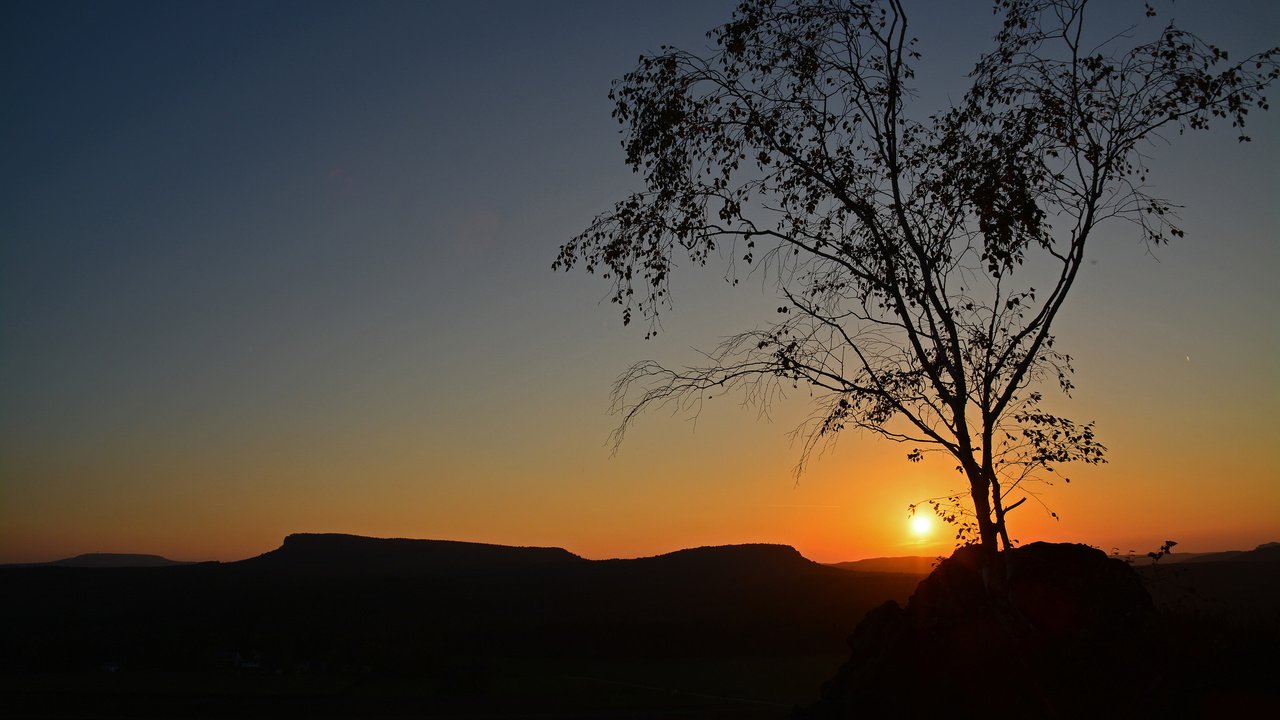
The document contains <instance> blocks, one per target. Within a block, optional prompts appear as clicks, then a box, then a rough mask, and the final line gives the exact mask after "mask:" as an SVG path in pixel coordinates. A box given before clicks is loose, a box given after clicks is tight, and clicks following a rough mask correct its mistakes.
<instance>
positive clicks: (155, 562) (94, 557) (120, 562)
mask: <svg viewBox="0 0 1280 720" xmlns="http://www.w3.org/2000/svg"><path fill="white" fill-rule="evenodd" d="M190 564H191V563H187V562H181V561H178V560H170V559H168V558H165V557H161V556H159V555H141V554H136V553H84V554H82V555H76V556H75V557H69V558H63V559H61V560H53V561H51V562H46V563H20V564H16V565H0V567H74V568H130V567H171V566H174V565H190Z"/></svg>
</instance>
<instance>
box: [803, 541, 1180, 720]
mask: <svg viewBox="0 0 1280 720" xmlns="http://www.w3.org/2000/svg"><path fill="white" fill-rule="evenodd" d="M1156 620H1157V617H1156V611H1155V607H1154V605H1153V604H1152V602H1151V598H1150V596H1149V595H1148V594H1147V591H1146V589H1145V588H1144V587H1143V585H1142V582H1141V580H1140V579H1139V577H1138V575H1137V574H1136V573H1135V572H1134V571H1133V569H1132V568H1131V567H1129V566H1128V565H1127V564H1126V563H1124V562H1122V561H1120V560H1116V559H1112V558H1108V557H1107V556H1106V554H1104V553H1103V552H1102V551H1100V550H1097V549H1094V548H1090V547H1087V546H1084V545H1067V544H1049V543H1033V544H1031V545H1027V546H1024V547H1019V548H1015V549H1013V550H1010V551H1006V552H1003V553H999V554H998V555H994V556H992V555H989V554H987V553H984V552H983V551H981V549H979V548H976V547H966V548H961V549H959V550H957V551H956V553H955V554H954V555H952V556H951V557H950V558H948V559H946V560H944V561H943V562H942V563H941V564H940V565H939V566H938V567H937V569H935V570H934V572H933V573H932V574H930V575H929V576H928V577H927V578H925V579H924V580H923V581H921V583H920V585H919V586H917V588H916V591H915V593H914V594H913V595H912V596H911V599H910V600H909V601H908V602H907V606H906V608H905V609H904V608H900V607H899V606H898V604H897V603H896V602H888V603H885V604H884V605H882V606H880V607H878V608H876V609H875V610H872V611H871V612H869V613H867V615H866V617H865V618H864V619H863V620H862V622H861V623H859V625H858V627H857V629H855V630H854V633H853V635H852V636H851V637H850V638H849V645H850V649H851V650H852V654H851V657H850V659H849V661H848V662H847V663H845V665H844V666H842V667H841V668H840V670H839V671H838V672H837V674H836V677H835V678H833V679H832V680H830V681H828V682H827V683H826V684H825V685H824V686H823V691H822V699H821V700H820V701H819V702H818V703H817V704H816V705H814V706H813V707H811V708H807V709H805V710H802V711H799V712H798V713H797V717H798V718H812V719H818V718H853V717H872V718H874V717H889V716H892V715H903V714H908V715H910V714H913V713H914V714H916V715H922V716H924V715H938V716H944V715H950V716H959V717H966V716H971V715H972V716H978V715H981V716H982V717H983V718H1023V717H1025V718H1053V717H1063V718H1068V717H1085V716H1095V717H1096V716H1103V717H1142V716H1148V715H1150V714H1151V713H1152V707H1151V693H1152V691H1153V689H1154V688H1155V687H1156V686H1157V685H1158V683H1159V679H1160V673H1159V664H1158V660H1159V652H1158V650H1157V648H1158V644H1157V643H1156V642H1155V639H1156V638H1155V635H1156Z"/></svg>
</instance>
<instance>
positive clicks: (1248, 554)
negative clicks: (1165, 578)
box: [1161, 542, 1280, 563]
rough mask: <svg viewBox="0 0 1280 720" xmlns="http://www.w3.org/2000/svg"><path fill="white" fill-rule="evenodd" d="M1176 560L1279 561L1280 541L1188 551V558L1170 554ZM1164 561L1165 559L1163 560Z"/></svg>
mask: <svg viewBox="0 0 1280 720" xmlns="http://www.w3.org/2000/svg"><path fill="white" fill-rule="evenodd" d="M1169 559H1173V561H1174V562H1197V563H1200V562H1225V561H1229V562H1277V561H1280V542H1269V543H1263V544H1261V545H1259V546H1258V547H1256V548H1254V549H1252V550H1227V551H1226V552H1211V553H1188V557H1186V558H1177V556H1176V555H1170V556H1169ZM1161 562H1164V559H1162V560H1161Z"/></svg>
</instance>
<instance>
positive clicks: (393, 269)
mask: <svg viewBox="0 0 1280 720" xmlns="http://www.w3.org/2000/svg"><path fill="white" fill-rule="evenodd" d="M732 5H733V3H730V2H702V3H690V2H607V1H605V2H587V1H585V0H584V1H582V2H536V3H535V2H508V3H479V2H477V3H443V2H441V3H427V2H419V3H408V2H361V3H355V2H349V3H336V4H326V3H318V2H310V1H308V2H203V3H173V2H154V3H152V2H128V3H69V2H47V1H41V2H30V3H23V2H8V3H4V4H3V6H0V40H2V42H0V53H3V61H2V62H0V83H2V91H0V97H4V98H5V101H4V103H3V109H0V138H3V144H4V163H3V166H2V167H3V173H0V188H2V192H0V562H18V561H35V560H50V559H54V558H58V557H64V556H68V555H74V554H77V553H81V552H91V551H99V552H150V553H159V554H163V555H166V556H169V557H172V558H176V559H193V560H194V559H221V560H231V559H238V558H242V557H247V556H250V555H254V554H257V553H260V552H263V551H266V550H268V549H271V548H273V547H275V546H277V545H278V544H279V541H280V539H281V538H282V537H283V536H284V535H286V534H288V533H292V532H350V533H359V534H366V535H377V536H402V537H421V538H447V539H458V540H472V541H480V542H495V543H507V544H517V545H555V546H561V547H565V548H567V549H569V550H571V551H573V552H576V553H579V554H581V555H584V556H587V557H595V558H600V557H615V556H637V555H651V554H656V553H660V552H666V551H670V550H675V549H678V548H681V547H688V546H693V545H704V544H725V543H737V542H780V543H786V544H789V545H794V546H795V547H796V548H798V549H799V550H800V551H801V552H802V553H804V554H805V555H806V556H808V557H810V558H813V559H815V560H819V561H839V560H849V559H855V558H860V557H869V556H877V555H908V554H936V553H943V552H946V551H947V550H948V548H949V547H950V542H949V537H950V535H949V533H948V532H947V531H946V530H944V529H942V528H940V527H939V528H937V529H936V530H935V532H934V533H933V534H932V535H931V536H929V537H926V538H923V539H921V538H916V537H913V536H911V535H910V534H909V533H908V526H907V518H906V505H907V504H908V503H910V502H912V501H915V500H920V499H922V498H925V497H928V496H931V495H936V494H939V493H941V492H945V491H948V490H950V489H952V488H954V487H956V481H957V479H958V477H957V476H955V475H954V474H953V473H952V472H951V471H950V469H949V465H948V464H946V463H935V464H929V463H925V464H920V465H915V464H911V463H908V462H906V460H905V459H904V457H903V453H904V452H905V448H903V447H899V446H896V445H892V444H886V443H883V442H879V441H877V440H875V439H872V438H869V437H860V436H856V435H853V434H850V435H848V436H847V437H844V438H841V439H840V441H839V443H838V444H837V445H836V446H835V447H833V448H832V449H831V450H830V451H829V452H828V453H826V454H825V455H824V456H823V457H822V458H820V459H818V460H817V461H816V462H814V463H813V465H812V466H811V468H810V469H809V471H808V472H807V473H806V474H805V475H803V476H802V477H800V478H799V479H798V480H797V479H796V478H794V477H793V476H792V474H791V470H792V467H793V465H794V463H795V461H796V459H797V452H798V450H797V448H796V447H795V446H793V445H791V444H790V443H789V441H788V439H787V434H788V432H789V431H790V430H791V429H793V428H794V427H795V425H796V424H797V423H798V422H799V421H800V419H801V418H802V417H803V416H804V415H805V414H806V410H807V405H806V398H805V396H804V394H803V393H800V394H797V396H796V397H794V398H791V399H790V400H789V401H788V402H786V403H784V404H783V405H781V406H778V407H777V408H775V412H774V413H773V414H772V415H771V417H770V418H769V419H767V420H759V419H758V418H757V416H756V413H755V412H754V411H752V410H750V409H743V408H741V407H740V406H739V405H738V404H737V403H736V402H734V401H733V400H731V399H724V400H719V401H717V402H718V403H722V404H720V405H716V404H713V406H712V407H710V408H709V409H708V410H707V411H706V412H704V413H703V415H702V416H701V417H699V418H698V419H697V421H696V423H695V422H693V421H691V420H690V419H689V418H687V417H686V416H666V415H661V414H653V415H650V416H647V417H645V418H643V419H642V421H641V422H640V423H639V424H638V425H637V426H636V428H635V429H634V430H633V431H632V432H631V433H630V434H629V436H628V439H627V441H626V443H625V444H624V445H623V447H622V449H621V452H620V454H619V455H618V456H617V457H614V458H610V456H609V449H608V447H607V446H606V439H607V436H608V433H609V430H610V429H611V428H612V426H613V424H614V418H612V417H610V416H608V415H607V413H606V410H607V406H608V393H609V387H610V383H611V382H612V380H613V379H614V377H615V376H616V375H617V374H618V373H620V372H621V371H622V370H624V369H625V368H626V367H627V366H628V365H629V364H630V363H632V362H634V361H636V360H640V359H644V358H655V359H659V360H662V361H664V362H668V363H678V362H680V361H681V359H691V358H692V357H693V356H692V351H691V349H690V348H691V347H710V346H711V345H713V344H714V343H715V340H716V338H717V337H719V336H721V335H725V334H729V333H730V332H732V331H735V330H739V329H744V328H747V327H750V326H752V325H754V324H756V323H757V322H760V321H763V320H767V319H768V317H769V315H768V312H767V311H768V309H770V308H772V307H774V306H776V303H774V302H773V301H772V299H771V298H770V297H769V296H768V295H767V294H765V293H763V292H762V291H761V288H760V286H759V285H758V284H754V285H753V284H752V283H749V282H748V283H744V284H743V285H740V286H739V287H737V288H730V287H728V286H727V285H726V284H725V283H724V282H722V280H721V275H720V272H718V271H717V270H716V269H708V270H706V271H693V270H692V268H684V270H685V271H684V272H681V273H679V274H678V275H677V276H676V278H675V281H674V285H673V290H674V293H675V301H676V307H675V309H674V311H672V312H671V313H669V314H668V315H667V316H666V318H665V321H664V322H665V332H664V334H662V335H660V336H659V337H658V339H657V340H651V341H645V340H643V339H642V336H643V334H644V333H643V329H638V328H634V327H632V328H624V327H622V324H621V320H620V317H619V315H618V313H617V309H616V307H614V306H612V305H610V304H609V303H607V302H602V300H603V299H605V298H606V296H607V293H608V290H609V288H608V287H607V285H606V284H605V283H604V282H602V281H600V279H599V278H595V277H591V276H587V275H585V274H583V273H574V274H568V275H566V274H564V273H559V274H556V273H552V272H551V270H550V263H551V260H552V259H553V258H554V256H555V253H556V250H557V248H558V247H559V245H560V243H562V242H563V241H565V240H566V239H567V238H569V237H571V236H572V235H574V234H575V233H576V232H577V231H579V230H581V229H582V228H583V227H585V226H586V224H587V223H588V222H589V221H590V219H591V217H592V216H593V215H594V214H595V213H597V212H599V211H601V210H603V209H605V208H606V207H607V206H608V205H609V204H610V203H611V202H612V201H613V200H615V199H617V198H619V197H621V196H622V195H623V194H624V193H625V192H627V191H628V190H629V189H632V188H634V187H636V179H635V178H634V177H633V176H631V175H630V173H629V171H628V170H627V169H626V168H625V166H624V165H623V162H622V159H623V158H622V152H621V150H620V149H619V147H618V139H619V136H618V134H617V133H618V127H617V125H616V124H615V123H614V121H613V120H612V119H611V118H610V116H609V112H610V110H611V106H610V103H609V101H608V100H607V97H606V95H607V92H608V89H609V85H610V82H611V81H612V80H613V79H614V78H616V77H619V76H621V75H622V74H623V73H625V72H626V71H627V70H629V69H631V67H632V66H633V65H634V63H635V61H636V58H637V57H638V55H639V54H640V53H642V52H645V51H655V50H657V48H658V46H660V45H662V44H674V45H679V46H682V47H687V48H693V47H702V46H703V44H704V39H703V33H704V32H705V31H706V30H707V29H709V28H711V27H712V26H714V25H716V24H719V23H720V22H723V21H724V20H727V19H728V17H729V14H730V10H731V8H732ZM1107 5H1108V8H1111V7H1112V4H1111V3H1108V4H1107ZM1230 5H1231V6H1232V9H1231V10H1230V11H1223V10H1222V9H1221V8H1222V5H1221V4H1213V6H1214V7H1217V8H1218V9H1216V10H1215V9H1213V7H1210V4H1209V3H1200V4H1197V3H1192V2H1183V3H1178V4H1177V5H1176V6H1175V10H1176V11H1175V12H1173V13H1172V15H1173V16H1174V17H1177V18H1178V19H1179V20H1181V21H1184V24H1185V25H1187V26H1188V27H1190V28H1192V29H1194V30H1196V31H1197V32H1199V33H1200V34H1202V35H1203V36H1204V37H1205V38H1206V39H1208V40H1210V41H1212V42H1216V43H1218V44H1220V45H1222V46H1224V47H1226V48H1228V49H1230V50H1232V51H1233V53H1235V54H1239V53H1243V52H1245V51H1254V50H1257V49H1261V48H1262V47H1264V46H1267V45H1274V44H1277V42H1280V4H1277V3H1274V2H1269V1H1267V0H1259V1H1258V2H1252V3H1243V2H1242V3H1231V4H1230ZM912 6H916V7H918V9H916V10H914V11H913V22H914V24H915V30H916V34H917V35H918V36H919V37H920V39H921V49H922V50H923V51H924V53H925V57H924V61H923V63H922V64H921V84H922V92H921V96H922V100H925V101H926V105H924V106H922V107H921V108H920V109H921V110H922V111H932V110H934V109H936V108H935V107H934V106H933V105H932V104H931V103H935V102H941V101H942V100H943V99H945V97H946V96H947V94H948V93H951V94H952V96H957V95H958V94H959V93H960V92H962V91H963V88H964V79H963V74H964V72H965V71H967V69H968V68H969V67H970V66H971V63H972V62H973V60H974V59H975V58H976V56H977V53H978V52H979V51H981V50H982V49H985V48H986V47H987V42H986V39H987V38H988V37H989V36H990V35H991V33H992V31H993V27H994V22H995V20H994V19H993V16H992V15H991V12H990V10H989V5H988V3H985V2H973V3H960V2H956V3H951V2H946V3H943V2H935V3H913V4H912ZM1136 9H1137V11H1138V13H1137V15H1140V14H1141V3H1138V4H1137V5H1136ZM1108 11H1110V10H1108ZM1167 16H1168V14H1166V15H1165V17H1167ZM1251 134H1252V135H1253V136H1254V138H1255V142H1254V143H1253V144H1251V145H1240V144H1238V143H1237V142H1236V141H1235V138H1234V135H1233V134H1232V133H1231V132H1230V129H1229V128H1223V129H1220V130H1219V132H1216V133H1214V134H1208V135H1206V134H1199V135H1195V136H1188V137H1181V138H1179V137H1174V138H1171V140H1172V145H1171V146H1170V147H1167V148H1156V149H1155V150H1156V153H1157V159H1156V161H1155V163H1154V166H1155V168H1156V173H1155V175H1154V179H1155V182H1156V185H1157V187H1158V189H1159V190H1160V191H1161V192H1162V193H1163V194H1164V195H1165V196H1166V197H1169V198H1170V199H1173V200H1175V201H1177V202H1180V203H1181V204H1184V205H1186V206H1187V207H1186V209H1185V210H1184V211H1183V213H1182V215H1183V219H1184V226H1185V228H1186V230H1187V232H1188V236H1187V238H1186V239H1185V240H1180V241H1178V242H1177V243H1176V244H1175V245H1173V246H1171V247H1167V248H1162V249H1159V250H1158V251H1157V252H1155V253H1154V257H1153V256H1152V254H1151V253H1148V252H1147V250H1146V249H1145V248H1144V247H1142V246H1141V245H1140V244H1139V243H1138V241H1137V237H1136V235H1135V234H1134V233H1132V232H1130V228H1126V227H1123V226H1116V227H1111V228H1109V229H1108V233H1107V234H1106V236H1105V237H1104V238H1101V241H1100V242H1096V243H1095V245H1094V246H1093V250H1092V252H1093V257H1092V258H1091V259H1092V260H1094V261H1096V262H1095V263H1094V264H1091V265H1089V266H1088V267H1087V268H1086V269H1087V270H1088V273H1087V274H1086V275H1084V276H1083V277H1082V278H1081V279H1080V281H1079V282H1078V283H1077V286H1076V288H1075V291H1074V296H1073V298H1072V299H1071V301H1070V303H1069V306H1068V310H1067V311H1066V313H1065V315H1064V316H1063V317H1062V318H1061V319H1060V322H1059V324H1058V326H1057V327H1058V336H1059V344H1060V347H1062V348H1065V349H1066V350H1067V351H1068V352H1070V353H1071V354H1072V355H1073V356H1074V358H1075V365H1076V368H1077V371H1078V374H1077V386H1078V388H1079V389H1078V391H1077V392H1076V393H1075V394H1074V397H1073V398H1072V399H1071V400H1069V401H1062V402H1061V403H1059V404H1058V405H1057V407H1059V408H1060V409H1063V410H1065V411H1066V412H1068V413H1069V414H1070V415H1071V416H1072V417H1075V418H1078V419H1081V420H1089V419H1093V420H1096V421H1097V424H1098V431H1099V434H1100V436H1101V438H1102V440H1103V442H1105V443H1106V444H1107V445H1108V446H1109V447H1110V448H1111V453H1110V459H1111V462H1110V464H1108V465H1103V466H1100V467H1097V468H1088V469H1079V468H1077V469H1070V470H1069V471H1068V472H1067V474H1068V475H1070V476H1071V477H1072V478H1073V480H1074V482H1073V483H1072V484H1071V485H1070V486H1066V487H1054V488H1050V489H1049V490H1048V491H1047V492H1046V494H1045V495H1044V498H1043V499H1044V500H1045V502H1046V503H1048V504H1049V505H1050V506H1051V507H1052V509H1053V510H1055V511H1057V512H1058V514H1059V515H1060V516H1061V520H1060V521H1057V522H1055V521H1053V520H1052V519H1050V518H1049V517H1048V516H1047V513H1046V511H1045V510H1043V509H1040V508H1036V507H1032V505H1033V504H1032V503H1028V505H1027V506H1024V507H1023V508H1021V509H1019V510H1018V511H1017V513H1015V514H1014V515H1012V516H1011V519H1010V521H1011V524H1012V526H1013V533H1012V534H1013V536H1014V537H1017V538H1020V539H1021V540H1023V541H1024V542H1026V541H1030V540H1034V539H1046V540H1062V541H1067V540H1070V541H1081V542H1087V543H1090V544H1094V545H1097V546H1100V547H1103V548H1104V549H1108V550H1109V549H1110V548H1112V547H1113V546H1114V547H1119V548H1121V549H1122V550H1128V549H1130V548H1133V549H1136V550H1138V551H1139V552H1146V551H1147V550H1150V549H1154V548H1155V547H1156V546H1158V545H1159V544H1160V542H1161V541H1163V540H1164V539H1166V538H1172V539H1176V540H1179V541H1181V542H1182V547H1180V548H1179V549H1183V548H1185V549H1188V550H1211V549H1225V548H1242V547H1252V546H1253V545H1256V544H1258V543H1261V542H1265V541H1270V540H1280V470H1278V469H1277V465H1276V463H1275V461H1274V457H1273V455H1274V453H1275V451H1276V450H1277V448H1280V431H1277V429H1276V428H1277V427H1280V422H1278V420H1277V419H1278V418H1280V320H1277V318H1280V290H1277V281H1276V278H1275V274H1276V271H1277V269H1278V268H1280V243H1277V239H1276V232H1277V228H1280V217H1278V211H1277V202H1276V198H1277V197H1280V182H1278V181H1280V171H1278V170H1277V168H1278V167H1280V152H1277V148H1280V122H1278V120H1277V117H1276V114H1275V113H1271V114H1269V115H1267V116H1260V117H1257V118H1256V119H1255V121H1254V126H1253V127H1252V128H1251ZM759 311H765V312H764V313H763V314H762V313H761V312H759Z"/></svg>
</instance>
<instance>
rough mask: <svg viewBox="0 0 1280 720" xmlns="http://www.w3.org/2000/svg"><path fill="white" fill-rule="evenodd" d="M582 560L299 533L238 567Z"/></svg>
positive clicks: (414, 567)
mask: <svg viewBox="0 0 1280 720" xmlns="http://www.w3.org/2000/svg"><path fill="white" fill-rule="evenodd" d="M582 562H585V561H584V560H583V559H582V558H580V557H578V556H577V555H574V554H573V553H571V552H569V551H568V550H564V549H563V548H545V547H511V546H507V545H488V544H485V543H471V542H459V541H454V540H410V539H404V538H371V537H362V536H359V535H342V534H336V533H334V534H329V533H326V534H311V533H299V534H294V535H289V536H288V537H286V538H285V539H284V543H283V544H282V545H281V546H280V547H279V548H277V549H275V550H272V551H270V552H267V553H263V554H262V555H259V556H257V557H254V558H249V559H248V560H242V561H240V562H238V563H234V565H237V566H240V567H244V568H252V569H263V570H285V571H298V572H308V573H337V572H340V573H352V572H355V573H362V574H375V575H382V574H389V575H404V574H410V575H420V574H472V573H489V572H494V571H519V570H543V569H547V568H554V567H559V566H568V565H574V564H578V563H582Z"/></svg>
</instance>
